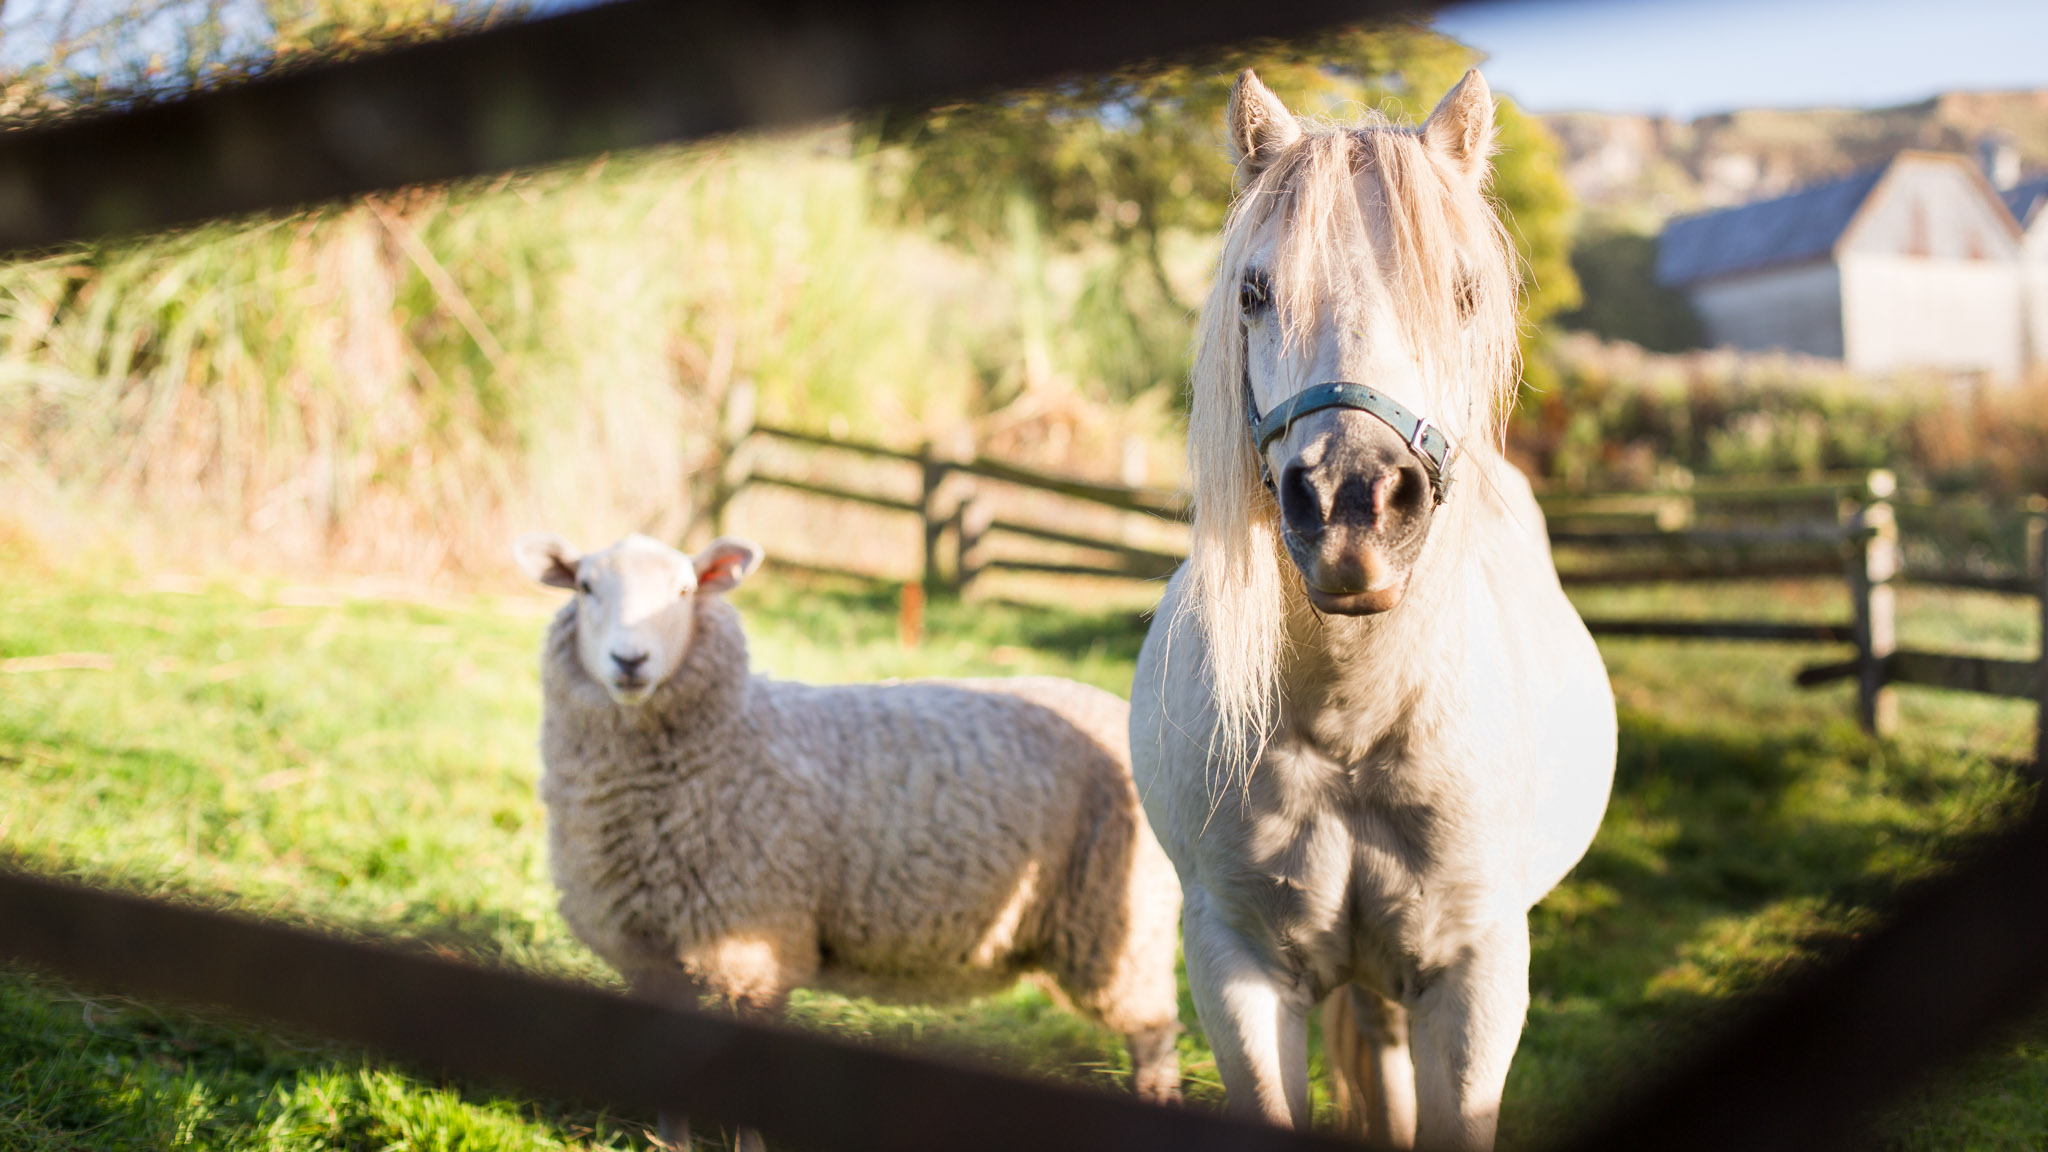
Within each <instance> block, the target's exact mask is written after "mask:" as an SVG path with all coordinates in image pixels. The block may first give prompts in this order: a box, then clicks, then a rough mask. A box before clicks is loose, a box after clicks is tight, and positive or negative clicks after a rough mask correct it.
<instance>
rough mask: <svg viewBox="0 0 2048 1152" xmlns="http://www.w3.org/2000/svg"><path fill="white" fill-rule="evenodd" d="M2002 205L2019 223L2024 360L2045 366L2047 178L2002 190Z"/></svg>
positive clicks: (2047, 336) (2047, 341)
mask: <svg viewBox="0 0 2048 1152" xmlns="http://www.w3.org/2000/svg"><path fill="white" fill-rule="evenodd" d="M2000 194H2001V195H2002V196H2004V197H2005V206H2006V207H2007V208H2008V209H2010V210H2011V211H2012V218H2013V219H2014V220H2015V221H2017V222H2018V223H2019V226H2020V299H2021V301H2022V308H2023V313H2024V316H2025V324H2026V337H2027V363H2028V365H2029V366H2030V367H2033V368H2036V369H2039V368H2043V367H2048V177H2044V178H2041V179H2037V180H2030V181H2028V182H2026V183H2024V184H2015V185H2014V186H2013V187H2011V188H2007V189H2005V190H2004V191H2003V192H2002V193H2000Z"/></svg>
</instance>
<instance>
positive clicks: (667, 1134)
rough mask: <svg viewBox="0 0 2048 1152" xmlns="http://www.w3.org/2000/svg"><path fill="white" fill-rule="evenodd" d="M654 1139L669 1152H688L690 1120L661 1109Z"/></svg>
mask: <svg viewBox="0 0 2048 1152" xmlns="http://www.w3.org/2000/svg"><path fill="white" fill-rule="evenodd" d="M655 1134H656V1137H657V1138H658V1139H659V1140H660V1141H661V1146H662V1147H663V1148H667V1149H670V1150H671V1152H690V1118H689V1117H687V1116H684V1115H682V1114H680V1113H677V1112H670V1111H668V1110H666V1109H663V1110H662V1111H661V1113H660V1114H659V1116H658V1118H657V1122H656V1124H655Z"/></svg>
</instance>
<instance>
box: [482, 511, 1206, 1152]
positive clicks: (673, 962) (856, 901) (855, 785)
mask: <svg viewBox="0 0 2048 1152" xmlns="http://www.w3.org/2000/svg"><path fill="white" fill-rule="evenodd" d="M514 553H515V556H516V558H517V559H518V561H519V565H520V567H521V568H522V569H524V570H525V572H526V573H527V574H528V575H529V576H531V577H533V578H534V579H535V580H538V581H540V582H541V583H543V584H547V585H551V586H554V587H559V588H568V589H572V590H574V591H575V593H576V595H575V598H574V599H572V600H571V601H570V602H569V603H568V604H567V605H565V606H564V607H563V608H562V610H561V612H560V613H558V614H557V615H556V617H555V620H554V623H553V624H552V626H551V627H550V629H549V632H548V638H547V643H546V647H545V649H544V651H543V655H542V663H541V675H542V685H543V692H544V696H545V716H544V719H543V722H542V726H541V755H542V758H543V760H544V761H545V772H544V773H543V776H542V781H541V795H542V797H543V799H544V800H545V801H546V803H547V806H548V815H549V827H548V841H549V853H550V859H551V865H552V869H553V873H554V880H555V884H556V886H557V887H558V888H559V889H560V892H561V910H562V916H563V918H564V919H565V920H567V921H568V923H569V925H570V927H571V928H572V929H573V930H574V931H575V932H576V934H577V936H578V937H580V938H581V939H582V940H583V941H584V943H586V944H587V945H589V946H590V948H591V949H592V950H593V951H595V952H596V953H597V954H598V955H599V956H600V957H602V958H603V959H604V960H605V961H606V962H608V963H610V964H611V965H612V966H613V967H615V968H617V969H618V970H619V972H620V973H621V974H622V975H624V976H625V977H626V979H627V980H628V981H629V982H630V983H631V984H632V986H633V987H634V989H635V990H636V991H637V992H639V993H641V994H643V995H649V996H652V997H655V998H657V999H660V1000H663V1001H665V1002H668V1003H672V1004H677V1005H686V1006H694V1005H695V1004H696V1003H697V1001H698V998H699V997H700V996H701V995H703V994H706V993H708V994H711V995H714V996H716V997H718V998H720V999H721V1000H722V1001H724V1002H725V1003H727V1004H729V1005H731V1006H732V1007H734V1008H736V1009H738V1010H740V1011H742V1012H746V1013H750V1014H773V1013H778V1012H779V1011H780V1010H781V1009H782V1007H783V1005H784V1003H785V1002H786V1000H787V998H788V996H789V993H790V991H791V990H792V989H793V988H797V987H811V986H829V987H840V988H847V989H849V990H852V991H857V992H861V993H865V994H879V995H884V996H888V997H891V998H900V999H912V1000H931V999H938V998H952V997H957V996H960V995H963V994H972V993H976V992H983V991H993V990H997V989H999V988H1001V987H1003V986H1004V985H1006V984H1008V983H1010V982H1013V981H1014V980H1015V979H1016V977H1017V975H1018V974H1019V973H1020V972H1023V971H1025V970H1030V969H1038V970H1042V971H1044V972H1046V973H1048V974H1049V975H1051V976H1052V977H1053V978H1054V980H1055V981H1056V982H1057V983H1058V984H1059V986H1060V987H1061V988H1062V989H1063V990H1064V991H1065V993H1066V994H1067V996H1068V997H1069V998H1071V1000H1072V1002H1073V1003H1074V1004H1075V1005H1076V1006H1077V1007H1078V1008H1079V1009H1080V1010H1081V1011H1082V1012H1084V1013H1085V1014H1087V1015H1089V1016H1091V1017H1094V1018H1095V1019H1098V1020H1100V1021H1102V1022H1103V1023H1105V1024H1107V1025H1108V1026H1109V1027H1111V1028H1114V1029H1116V1030H1117V1031H1119V1032H1121V1033H1123V1034H1124V1036H1125V1037H1126V1038H1127V1040H1128V1042H1129V1045H1130V1051H1131V1062H1132V1067H1133V1072H1134V1077H1133V1078H1134V1082H1135V1088H1136V1091H1137V1093H1138V1095H1139V1096H1141V1097H1143V1098H1146V1099H1150V1100H1155V1101H1170V1100H1173V1099H1175V1098H1176V1097H1177V1096H1178V1094H1179V1080H1180V1074H1179V1063H1178V1057H1177V1055H1176V1052H1175V1040H1176V1037H1177V1035H1178V1033H1179V1022H1178V1014H1177V1010H1176V1007H1177V1006H1176V984H1175V979H1174V953H1175V944H1176V942H1177V927H1178V923H1179V916H1180V887H1179V884H1178V883H1177V881H1176V879H1175V877H1174V873H1173V869H1172V866H1171V865H1170V864H1169V863H1168V861H1167V859H1166V855H1165V853H1164V852H1162V851H1161V849H1160V848H1159V845H1158V843H1157V841H1155V840H1154V839H1153V837H1152V833H1151V830H1150V829H1149V827H1148V826H1147V825H1146V824H1145V820H1144V816H1143V815H1142V813H1141V811H1140V808H1139V804H1138V797H1137V793H1136V789H1135V787H1134V786H1133V784H1132V782H1131V773H1130V757H1129V750H1128V744H1127V737H1126V731H1127V716H1128V713H1129V706H1128V705H1127V704H1125V703H1124V701H1122V700H1121V699H1118V698H1117V697H1115V696H1113V695H1111V694H1109V693H1107V692H1104V691H1101V690H1099V689H1096V688H1091V687H1088V686H1086V685H1083V684H1076V683H1074V682H1072V681H1068V680H1059V679H1054V678H1051V677H1029V678H1017V679H1001V680H918V681H909V682H896V683H883V684H861V685H845V686H832V687H821V686H812V685H808V684H799V683H792V682H788V681H779V680H773V679H769V678H767V677H764V676H755V675H752V674H750V672H749V670H748V666H747V645H746V638H745V636H744V634H743V633H742V631H741V627H740V618H739V613H738V612H737V611H735V610H734V609H733V608H732V606H731V605H729V604H727V603H726V602H725V600H724V599H723V597H722V596H720V595H719V594H720V593H723V592H726V591H728V590H730V589H731V588H733V587H734V586H735V585H737V584H738V583H739V582H740V581H741V579H743V578H744V577H745V576H746V575H747V574H748V573H749V572H751V571H752V570H753V569H754V567H755V566H756V565H757V564H758V563H759V562H760V559H761V549H760V548H759V547H758V546H757V545H755V544H752V543H749V542H746V541H741V540H733V539H729V538H722V539H719V540H717V541H714V542H713V543H712V544H711V545H710V546H709V547H707V548H706V549H705V550H704V551H702V552H700V553H699V554H698V555H697V556H696V557H694V558H692V557H690V556H687V555H684V554H683V553H681V552H678V551H676V550H675V549H673V548H670V547H668V546H666V545H664V544H661V543H658V542H656V541H654V540H651V539H648V538H647V537H644V536H628V537H626V538H625V539H623V540H621V541H619V542H618V543H616V544H614V545H613V546H611V547H610V548H607V549H605V550H604V551H601V552H593V553H590V554H588V555H583V556H579V555H577V554H576V552H575V551H574V550H573V549H572V548H571V547H570V546H569V545H568V544H567V543H566V542H564V541H563V540H562V539H561V538H560V537H556V536H552V535H547V534H539V535H533V536H528V537H525V538H523V539H521V540H520V541H519V542H518V544H517V545H516V546H515V548H514ZM663 1130H664V1136H665V1137H668V1138H670V1139H671V1140H672V1141H674V1142H677V1143H679V1144H685V1145H686V1144H687V1142H688V1135H687V1128H686V1127H685V1126H683V1125H682V1123H681V1122H680V1120H679V1119H677V1118H673V1117H669V1116H664V1117H663ZM743 1135H745V1134H743ZM745 1142H746V1143H753V1142H754V1140H753V1139H751V1138H749V1139H747V1140H746V1141H745Z"/></svg>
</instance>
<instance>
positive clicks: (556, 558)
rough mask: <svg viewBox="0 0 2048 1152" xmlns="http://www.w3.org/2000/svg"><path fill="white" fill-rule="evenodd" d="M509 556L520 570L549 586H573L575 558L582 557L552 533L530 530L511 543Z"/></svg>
mask: <svg viewBox="0 0 2048 1152" xmlns="http://www.w3.org/2000/svg"><path fill="white" fill-rule="evenodd" d="M512 559H514V560H516V561H518V563H519V570H520V571H521V572H524V573H526V575H527V576H528V577H529V578H531V579H533V580H536V581H539V582H540V583H542V584H546V585H547V586H548V587H550V588H574V587H576V561H578V560H580V559H582V557H580V556H578V555H577V554H576V549H574V548H571V547H570V546H569V542H568V541H567V540H564V539H562V538H561V537H560V536H557V535H555V534H554V533H553V532H534V533H530V534H528V535H525V536H521V537H520V538H519V539H518V540H517V541H515V542H514V543H513V545H512Z"/></svg>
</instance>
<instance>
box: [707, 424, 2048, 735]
mask: <svg viewBox="0 0 2048 1152" xmlns="http://www.w3.org/2000/svg"><path fill="white" fill-rule="evenodd" d="M735 410H737V411H740V412H741V413H742V416H741V417H740V418H737V419H735V418H732V417H730V416H729V417H728V420H727V433H728V436H730V437H731V440H730V447H729V448H728V449H727V453H726V459H727V460H728V461H729V462H739V463H740V464H741V465H742V471H740V472H738V473H729V474H728V482H727V483H726V485H725V486H724V487H723V488H722V489H721V491H722V494H723V499H722V500H721V502H720V503H719V504H718V506H717V507H716V508H714V509H713V510H712V512H713V516H714V520H716V519H718V518H722V517H723V515H724V513H725V511H726V506H727V505H728V504H729V502H730V500H731V499H732V497H734V496H736V495H737V494H738V493H739V492H740V491H742V490H743V489H744V488H746V487H747V486H749V485H754V484H759V485H764V486H770V487H778V488H784V489H788V490H791V491H797V492H803V493H806V494H809V495H814V496H822V497H827V498H832V499H840V500H847V501H852V502H856V503H860V504H865V505H868V506H870V507H878V508H884V509H889V510H892V511H897V512H903V513H907V514H912V515H916V516H918V517H920V519H921V520H922V521H923V526H924V565H923V572H924V583H925V586H926V587H927V588H929V589H931V590H934V591H948V592H959V591H962V590H964V589H966V588H968V587H969V586H971V585H972V584H973V583H974V582H975V580H976V579H977V578H979V577H980V576H981V575H983V574H984V573H987V572H992V571H1009V572H1024V573H1037V574H1046V575H1063V576H1095V577H1111V578H1128V579H1140V580H1159V579H1164V578H1165V577H1166V576H1168V575H1170V574H1172V572H1173V570H1174V568H1175V567H1177V566H1178V565H1179V564H1180V562H1181V560H1182V559H1184V557H1183V556H1182V555H1181V554H1179V553H1176V552H1169V551H1162V550H1160V549H1158V548H1145V547H1140V546H1136V545H1133V544H1131V543H1128V542H1126V541H1124V540H1121V539H1113V538H1110V537H1108V536H1104V535H1100V534H1091V533H1089V532H1087V531H1084V530H1081V529H1078V528H1075V527H1073V526H1071V525H1068V524H1061V525H1052V524H1034V523H1029V522H1026V521H1023V520H1019V519H1015V518H1012V517H1007V516H1001V515H997V514H996V513H995V512H994V509H993V503H992V501H991V499H990V493H988V492H987V491H985V490H984V489H982V488H980V487H979V486H978V483H977V482H978V481H992V482H996V483H999V484H1004V485H1011V486H1015V487H1017V488H1022V489H1026V490H1029V491H1033V492H1038V493H1043V494H1049V495H1052V496H1055V497H1060V498H1063V499H1065V500H1071V501H1076V502H1080V503H1083V504H1088V505H1093V506H1095V507H1099V508H1106V509H1111V510H1113V511H1117V512H1123V513H1130V514H1138V515H1143V516H1147V517H1151V518H1154V519H1159V520H1170V521H1184V520H1186V519H1187V518H1188V505H1187V503H1186V500H1185V498H1184V496H1183V495H1181V494H1178V493H1174V492H1171V491H1168V490H1165V489H1159V488H1144V487H1132V486H1122V485H1113V484H1103V483H1100V482H1096V481H1090V480H1081V479H1078V478H1075V477H1071V476H1062V475H1058V474H1055V473H1049V472H1044V471H1041V470H1038V469H1033V468H1028V467H1025V466H1023V465H1019V464H1014V463H1011V462H1008V461H1003V460H996V459H991V458H989V457H986V456H979V455H961V456H957V457H949V456H946V455H944V454H942V453H938V452H936V451H934V450H933V449H931V448H929V447H927V448H925V449H923V450H919V451H910V450H905V449H899V448H887V447H883V446H881V445H876V444H867V443H862V442H859V441H854V440H845V439H840V438H836V437H831V436H823V435H820V434H818V433H815V432H807V431H803V430H800V429H794V428H784V427H779V426H775V425H769V424H762V423H758V422H754V421H753V420H752V419H751V398H750V397H743V398H742V399H741V400H740V401H739V402H738V404H737V405H729V406H728V411H729V412H732V411H735ZM755 438H766V439H770V440H779V441H782V442H784V443H787V444H795V445H802V446H805V447H809V448H814V449H831V450H834V451H845V452H851V453H857V454H860V455H862V456H866V457H868V458H869V459H872V460H878V461H889V462H895V463H900V464H905V465H914V466H916V467H918V468H919V469H920V470H921V471H920V484H921V492H920V496H919V498H918V499H915V500H911V499H905V498H900V497H893V496H884V495H879V494H876V493H873V492H868V491H862V490H860V489H858V488H855V487H851V486H849V485H846V484H840V483H830V482H825V481H819V480H815V479H805V478H800V477H793V476H784V475H780V474H777V473H775V472H772V471H769V470H767V469H766V468H764V467H761V466H760V465H759V463H758V461H756V460H755V459H754V457H753V455H752V454H750V453H749V451H748V444H749V442H750V441H752V440H753V439H755ZM1896 489H1897V483H1896V481H1895V480H1894V478H1893V476H1892V474H1891V473H1889V472H1886V471H1882V470H1878V471H1871V472H1861V473H1854V474H1841V475H1836V476H1831V477H1826V478H1823V479H1821V480H1818V481H1815V480H1800V481H1794V482H1790V483H1758V482H1756V481H1749V482H1746V483H1735V482H1729V481H1717V482H1702V483H1700V484H1698V485H1696V486H1694V487H1692V488H1688V489H1684V490H1678V491H1666V492H1636V493H1630V492H1618V493H1600V494H1595V495H1589V496H1579V495H1568V496H1552V497H1546V498H1544V499H1543V501H1542V502H1543V504H1544V508H1545V513H1546V516H1547V518H1548V520H1549V528H1550V540H1551V544H1552V547H1553V548H1555V549H1556V550H1557V551H1558V552H1559V553H1560V554H1561V562H1560V566H1559V579H1560V580H1561V581H1562V582H1563V583H1564V584H1566V585H1567V586H1572V587H1592V586H1613V585H1629V584H1665V583H1682V582H1685V583H1718V582H1728V581H1741V580H1778V579H1811V578H1835V579H1840V580H1842V581H1843V582H1844V584H1845V586H1846V588H1847V591H1848V598H1849V605H1850V611H1849V617H1848V619H1845V620H1795V621H1785V620H1751V619H1720V620H1701V619H1673V618H1663V619H1660V618H1608V617H1599V616H1594V617H1588V618H1587V620H1586V626H1587V628H1588V629H1589V630H1590V631H1592V632H1593V633H1594V634H1595V635H1600V636H1626V637H1657V638H1663V639H1673V640H1732V641H1750V642H1762V643H1776V644H1784V643H1815V644H1846V645H1849V646H1851V647H1853V649H1854V654H1853V655H1852V656H1851V658H1850V659H1847V660H1838V661H1829V662H1823V663H1817V664H1813V665H1810V666H1808V667H1806V668H1803V669H1801V670H1800V672H1799V673H1798V674H1797V676H1796V677H1795V678H1794V682H1795V683H1796V684H1798V685H1799V686H1802V687H1812V686H1817V685H1822V684H1829V683H1833V682H1835V681H1839V680H1845V679H1846V680H1853V681H1854V682H1855V684H1856V715H1857V720H1858V722H1859V723H1860V724H1862V726H1863V727H1864V728H1865V729H1866V730H1868V731H1872V732H1879V733H1883V732H1889V731H1892V730H1893V729H1894V728H1895V727H1896V725H1897V719H1898V704H1897V701H1896V700H1895V698H1894V696H1893V693H1892V690H1891V689H1892V686H1894V685H1898V684H1914V685H1924V686H1929V687H1937V688H1947V689H1951V690H1955V691H1962V692H1977V693H1982V694H1987V695H1993V696H2002V697H2008V698H2014V699H2023V700H2032V701H2034V702H2035V704H2036V708H2037V712H2038V717H2037V729H2038V730H2039V732H2040V733H2041V735H2040V736H2038V737H2037V748H2036V755H2037V759H2038V760H2040V761H2041V762H2043V763H2048V665H2044V662H2043V660H2042V659H2041V657H2039V656H2037V657H2036V658H2035V659H2034V660H2011V659H1994V658H1991V657H1984V656H1974V655H1967V654H1961V653H1942V652H1924V651H1918V650H1911V649H1900V648H1899V647H1898V639H1897V635H1898V628H1897V591H1896V589H1897V585H1898V583H1899V581H1900V580H1901V579H1911V580H1912V581H1914V582H1916V583H1921V584H1928V585H1936V586H1942V587H1954V588H1969V589H1977V590H1984V591H1993V592H2002V593H2008V594H2017V595H2025V596H2032V597H2035V598H2036V599H2037V600H2038V601H2039V603H2040V604H2041V605H2042V606H2043V607H2042V611H2043V615H2044V635H2048V588H2044V583H2043V582H2044V575H2043V574H2044V573H2048V559H2044V552H2043V548H2044V544H2043V541H2044V539H2048V533H2044V532H2043V531H2042V527H2041V525H2042V524H2044V523H2048V505H2043V504H2041V503H2039V502H2036V503H2035V504H2034V505H2031V506H2030V508H2029V510H2028V511H2027V512H2026V513H2024V514H2022V515H2023V516H2024V520H2023V521H2015V522H2016V523H2017V522H2023V523H2024V524H2025V525H2026V530H2027V533H2028V535H2027V541H2028V549H2029V556H2030V571H2029V573H2028V574H2027V575H2025V576H2002V575H1993V574H1986V573H1976V572H1969V571H1955V570H1929V571H1926V572H1914V573H1910V574H1908V573H1906V572H1904V571H1903V564H1902V557H1901V549H1900V533H1899V519H1898V516H1897V515H1896V512H1895V508H1894V501H1895V499H1896ZM1758 510H1764V511H1768V512H1770V513H1773V514H1775V518H1759V517H1758V516H1757V515H1755V513H1757V512H1758ZM1917 511H1918V513H1920V514H1926V513H1927V512H1928V509H1927V508H1925V507H1920V508H1918V509H1917ZM1823 513H1824V514H1825V515H1822V514H1823ZM1001 536H1008V537H1013V538H1017V539H1023V540H1029V541H1033V542H1036V543H1040V544H1052V545H1057V546H1059V547H1061V548H1065V549H1078V550H1080V551H1081V552H1083V553H1091V554H1093V555H1092V556H1089V557H1087V558H1074V557H1046V556H1000V555H995V554H993V553H992V552H991V551H990V550H989V548H988V542H989V540H990V539H991V538H992V537H1001ZM949 559H950V563H949V562H948V561H949Z"/></svg>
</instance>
